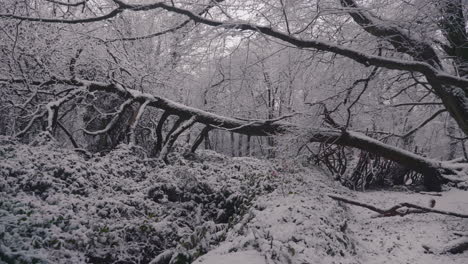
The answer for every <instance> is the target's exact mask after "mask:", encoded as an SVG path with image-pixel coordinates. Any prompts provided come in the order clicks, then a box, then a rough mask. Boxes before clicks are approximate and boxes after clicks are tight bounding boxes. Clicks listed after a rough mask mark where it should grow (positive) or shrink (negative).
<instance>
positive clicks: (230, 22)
mask: <svg viewBox="0 0 468 264" xmlns="http://www.w3.org/2000/svg"><path fill="white" fill-rule="evenodd" d="M127 2H130V1H120V0H109V2H108V5H107V8H106V9H103V10H102V12H101V13H99V14H94V16H86V15H84V17H80V15H79V13H77V14H76V16H73V18H71V19H70V17H69V16H64V17H58V18H57V17H51V18H47V17H40V16H37V17H35V16H33V15H31V16H29V13H28V12H26V14H28V16H26V15H20V14H21V13H19V14H17V13H15V12H14V11H12V13H9V12H10V11H9V10H6V11H5V13H1V14H0V18H3V19H7V20H10V19H11V20H16V21H20V22H24V21H29V22H32V23H58V24H62V25H65V24H69V25H72V24H75V25H78V24H86V23H99V22H103V21H109V20H110V19H114V18H116V17H118V16H122V15H123V14H125V13H127V12H128V13H130V12H133V13H136V12H149V11H152V10H153V11H154V10H162V11H164V12H168V13H173V14H178V15H181V16H184V18H185V19H186V20H184V22H183V23H182V24H178V25H177V26H175V27H174V28H170V29H167V30H164V31H161V32H160V33H155V34H151V35H148V38H150V37H152V36H159V35H162V34H166V33H170V32H174V31H176V30H178V29H180V28H182V27H183V26H184V25H187V23H188V22H190V21H191V22H194V23H195V24H203V25H206V26H208V27H217V28H224V29H228V30H237V31H251V32H253V33H261V34H263V35H264V36H268V37H269V38H272V39H275V40H280V41H282V42H283V43H286V44H289V45H293V46H295V47H298V48H301V49H313V50H318V51H324V52H329V53H333V54H336V55H340V56H342V57H345V58H349V59H351V60H353V61H355V62H357V63H359V64H362V65H364V66H366V67H368V66H375V67H379V68H382V69H388V70H398V71H403V72H407V73H410V74H411V75H412V76H413V77H414V74H417V77H415V79H421V80H424V79H425V80H427V83H428V85H429V86H430V88H428V90H429V91H430V92H431V93H433V94H435V95H437V96H438V97H439V98H440V99H441V101H442V104H443V106H444V108H445V109H441V110H439V111H437V112H436V114H434V115H433V116H436V115H438V114H439V113H441V112H442V111H445V110H446V111H448V112H449V113H450V115H451V116H452V117H453V119H454V120H455V121H456V122H457V124H458V126H459V128H460V129H461V130H462V131H464V133H465V134H468V118H467V117H468V103H467V102H468V96H467V91H468V90H467V87H468V79H467V78H464V77H465V76H466V75H467V74H466V71H465V69H466V67H465V66H466V64H467V61H468V59H467V56H466V55H465V53H466V52H465V53H463V52H460V47H464V43H466V42H467V38H466V34H465V33H466V30H465V29H466V26H465V24H466V23H465V21H464V17H463V13H462V14H461V16H460V15H459V13H458V12H459V11H462V10H463V5H462V3H461V2H460V1H453V3H454V4H450V1H448V2H447V3H446V4H444V5H442V6H441V7H440V10H442V11H441V12H442V13H441V17H442V19H441V21H440V26H439V30H441V31H442V33H443V35H444V37H445V38H446V40H447V41H446V42H447V43H448V44H447V43H442V44H440V43H439V42H436V43H435V44H433V45H431V43H429V44H428V43H426V42H425V41H424V40H421V39H417V38H415V37H413V35H412V34H410V32H409V31H408V30H405V29H404V28H402V27H401V26H399V25H398V24H395V23H390V22H388V21H384V20H383V19H380V18H379V16H377V15H375V14H373V13H372V12H370V11H369V10H367V9H366V8H361V7H360V6H359V5H358V4H357V3H356V2H355V1H353V0H340V1H337V3H338V4H339V6H340V8H342V9H343V10H345V12H347V13H348V14H349V15H350V16H351V18H352V19H353V20H354V22H355V23H356V24H358V25H359V26H360V27H361V28H362V30H364V31H366V32H367V33H368V34H370V35H371V36H373V37H375V38H377V39H378V40H383V41H384V42H386V43H387V44H389V45H388V46H387V47H386V48H391V47H392V48H393V51H394V52H396V53H397V54H399V55H402V56H392V55H390V56H388V57H386V56H384V55H382V54H379V55H373V54H370V53H366V52H363V51H360V50H357V49H354V48H352V47H348V46H345V45H338V44H334V43H332V42H330V41H323V40H317V39H314V38H310V37H309V38H303V36H301V35H300V34H294V33H291V32H289V28H288V32H282V31H281V30H279V29H275V28H272V27H271V26H264V25H257V24H254V23H250V22H245V21H242V20H236V19H232V18H231V17H229V16H227V17H228V19H227V20H226V19H225V20H223V19H219V20H217V17H215V18H212V17H209V16H205V14H206V12H207V11H208V10H209V9H210V8H211V7H214V6H217V4H219V3H222V2H223V1H222V0H218V1H211V2H210V3H209V4H206V5H205V8H204V9H203V10H198V11H194V10H189V9H187V8H188V7H187V6H185V5H183V4H181V3H174V2H171V3H170V4H169V3H165V2H155V3H148V4H139V3H137V4H134V3H127ZM58 5H60V3H58ZM85 6H86V2H83V7H85ZM217 7H218V6H217ZM15 10H16V9H15ZM2 12H3V11H2ZM36 15H40V13H39V14H36ZM454 18H456V19H455V20H454ZM106 23H107V22H106ZM18 25H19V24H18ZM138 39H140V38H138V37H136V38H134V37H130V38H122V39H121V41H126V40H138ZM106 41H107V42H114V41H119V40H116V39H112V40H103V42H104V43H106ZM15 44H16V42H15ZM440 47H441V49H440ZM12 50H14V47H13V48H12ZM439 50H443V51H444V52H445V53H446V54H445V55H448V56H449V57H450V58H453V59H452V60H453V64H454V65H455V66H454V68H455V70H454V71H452V70H447V69H444V67H443V66H444V65H447V64H448V63H445V64H444V63H442V59H441V58H439V57H442V56H440V52H439ZM78 51H79V52H78V53H77V54H76V56H75V57H74V59H72V62H71V63H70V69H69V70H70V74H69V75H71V79H63V78H58V77H56V78H52V79H50V80H45V81H44V80H42V81H34V80H29V79H24V78H23V79H22V78H16V76H21V75H20V74H19V73H18V74H17V75H14V76H13V75H10V73H9V74H8V75H7V74H5V76H13V77H11V78H3V81H4V82H7V83H20V84H24V85H26V86H27V85H36V86H37V87H46V86H48V85H54V84H62V85H66V86H69V87H73V88H70V89H68V88H67V89H65V90H63V91H61V92H59V93H56V94H53V97H54V100H53V101H51V102H48V103H45V104H38V106H37V109H36V111H34V112H33V113H28V115H29V119H28V122H27V123H26V125H24V126H22V128H21V130H20V131H18V132H17V133H16V135H17V136H19V137H21V136H24V135H25V134H27V132H28V131H29V130H30V129H31V128H32V125H33V124H35V123H37V122H40V121H42V120H43V119H46V120H47V125H46V127H45V129H46V130H47V131H48V132H49V133H51V134H54V131H55V129H56V128H59V129H62V130H64V132H65V134H67V135H68V136H69V138H70V140H71V141H72V142H75V140H73V135H72V133H69V132H68V131H67V130H66V128H65V126H64V125H63V124H62V123H60V120H59V118H58V115H59V112H60V110H61V108H62V107H63V106H64V105H66V104H67V103H69V102H71V101H72V100H75V99H76V98H79V97H80V96H82V95H83V94H86V93H89V92H94V91H102V92H107V93H112V94H117V95H118V96H120V97H121V98H122V99H123V100H125V102H124V103H123V104H122V105H121V106H120V107H119V108H118V110H117V112H115V113H113V118H112V119H111V121H110V122H108V124H107V125H106V126H105V127H104V128H103V129H100V130H94V131H90V130H88V129H86V128H83V132H85V133H86V134H90V135H100V134H105V133H107V132H109V131H111V130H112V129H113V128H114V127H115V126H116V124H117V123H118V120H119V117H120V116H122V115H123V114H124V113H125V112H126V110H127V108H128V107H129V106H130V105H132V104H139V109H138V111H136V115H135V116H134V118H132V119H131V122H130V124H128V126H129V133H128V134H129V138H130V140H129V141H130V143H132V144H136V141H137V140H136V138H135V129H136V127H137V125H138V122H139V119H140V118H141V116H142V114H143V113H144V111H145V109H146V108H148V107H151V108H157V109H161V110H163V111H165V112H164V114H163V115H162V117H161V118H160V119H159V123H158V126H157V128H156V138H157V143H156V146H155V148H154V153H159V155H162V157H161V158H163V159H165V158H166V157H165V156H166V155H167V153H169V151H170V149H171V148H172V145H173V144H174V142H175V141H176V139H177V137H178V136H179V135H180V134H181V133H182V132H183V131H184V130H186V129H188V128H189V127H191V126H192V125H193V124H194V123H201V124H204V125H205V126H206V127H207V130H211V129H224V130H228V131H231V132H234V133H240V134H245V135H249V136H274V135H282V134H287V133H297V132H299V133H301V136H304V133H303V131H306V132H307V133H306V135H305V136H306V137H307V141H308V142H325V143H328V144H336V145H341V146H348V147H353V148H358V149H361V150H365V151H368V152H370V153H373V154H376V155H379V156H382V157H384V158H386V159H389V160H392V161H395V162H397V163H399V164H401V165H404V166H406V167H408V168H410V169H412V170H414V171H417V172H419V173H421V174H423V175H424V184H425V185H426V186H427V187H428V189H430V190H436V191H437V190H440V184H441V183H442V182H444V181H451V182H455V183H461V182H464V181H466V180H467V175H468V174H467V167H468V166H467V165H466V164H465V163H464V162H462V161H440V160H435V159H430V158H426V157H423V156H420V155H416V154H414V153H412V152H410V151H406V150H403V149H400V148H397V147H394V146H391V145H388V144H384V143H382V142H380V141H378V140H376V139H374V138H371V137H369V136H366V135H364V134H362V133H358V132H354V131H350V130H349V129H348V126H347V125H346V126H343V127H335V128H333V129H322V128H311V127H305V126H299V125H296V124H292V123H288V122H285V121H284V119H285V118H286V117H287V116H286V117H280V118H276V119H267V120H243V119H236V118H231V117H225V116H220V115H216V114H213V113H210V112H207V111H202V110H200V109H197V108H192V107H188V106H186V105H182V104H179V103H177V102H174V101H171V100H168V99H166V98H163V97H159V96H155V95H152V94H148V93H143V92H140V91H137V90H134V89H129V88H128V87H124V86H123V85H122V84H119V83H118V82H117V81H116V82H114V78H113V76H109V78H107V79H108V80H109V81H108V82H98V81H91V80H83V79H77V78H76V76H77V74H76V73H75V69H74V67H73V66H74V63H75V62H76V58H77V57H78V56H79V55H80V53H81V50H78ZM12 53H13V52H12ZM442 55H444V54H442ZM112 56H113V55H112ZM408 56H409V57H411V58H412V59H405V58H408ZM116 63H117V62H116ZM38 64H40V60H38ZM445 67H446V66H445ZM43 68H44V69H45V71H48V67H43ZM453 72H456V74H454V73H453ZM22 74H23V76H24V73H22ZM45 75H47V76H50V74H49V73H46V74H45ZM111 77H112V78H111ZM43 78H44V79H46V78H47V77H43ZM101 80H102V79H101ZM111 80H112V81H111ZM416 81H418V82H420V80H416ZM31 98H34V95H33V96H32V97H31ZM57 98H58V99H57ZM28 102H29V100H28V101H27V102H26V103H28ZM26 103H25V104H26ZM15 107H18V108H21V107H22V106H21V105H19V106H16V105H15ZM168 116H177V117H178V120H177V122H175V124H174V126H173V128H172V129H171V131H170V132H169V133H168V134H167V135H166V138H165V140H163V137H162V131H161V128H162V125H163V124H164V122H165V121H166V120H167V117H168ZM424 124H425V122H423V123H422V125H424ZM207 130H204V131H202V132H203V133H204V134H206V133H209V132H208V131H207ZM411 133H413V132H411ZM205 137H206V136H204V135H201V136H200V138H205ZM197 144H199V140H198V141H197ZM73 145H76V142H75V143H73ZM192 149H193V151H194V150H195V149H196V147H195V146H194V148H192Z"/></svg>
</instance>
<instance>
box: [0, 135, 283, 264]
mask: <svg viewBox="0 0 468 264" xmlns="http://www.w3.org/2000/svg"><path fill="white" fill-rule="evenodd" d="M35 142H36V143H35V144H34V146H32V145H23V144H21V143H18V142H16V141H14V140H12V139H10V138H6V137H2V138H0V260H2V261H5V262H7V263H84V262H88V263H149V262H150V261H152V260H153V263H157V261H156V260H158V259H159V260H161V259H164V258H163V257H165V259H166V262H162V263H168V262H169V261H170V262H171V263H190V262H191V261H192V260H193V259H195V258H196V257H198V256H200V255H202V254H204V253H206V252H207V251H208V250H210V249H211V248H212V247H213V246H214V245H217V244H218V243H219V242H220V241H222V240H224V238H225V233H226V231H227V230H228V229H229V228H232V226H233V225H235V224H236V223H237V222H238V221H239V219H241V218H242V215H243V214H244V213H245V212H247V210H248V208H249V206H250V205H251V202H252V200H253V199H254V198H255V197H256V196H257V195H260V194H265V193H268V192H271V191H273V190H274V189H275V188H276V187H277V183H278V177H277V176H276V174H275V173H274V168H273V167H272V166H271V165H270V164H269V163H268V162H266V161H265V162H264V161H259V160H256V159H250V158H238V159H228V158H226V157H224V156H222V155H219V154H215V153H213V152H209V151H202V152H201V153H200V155H197V156H196V157H195V158H194V159H192V160H184V161H183V162H175V163H174V164H177V165H165V164H164V163H162V162H160V161H159V160H155V159H147V158H146V157H145V155H143V154H142V153H141V152H140V151H139V150H138V148H136V147H131V146H128V145H121V146H119V147H118V148H117V149H115V150H114V151H112V152H110V153H109V154H107V155H105V156H100V155H98V154H96V155H94V156H92V157H91V158H89V159H85V158H84V157H82V156H81V155H80V154H78V153H76V152H73V151H70V150H65V149H59V148H57V147H56V145H55V144H54V142H53V140H52V139H50V138H49V139H48V138H47V137H44V135H42V136H41V138H40V140H37V141H35ZM158 255H160V257H159V258H158V259H156V257H157V256H158Z"/></svg>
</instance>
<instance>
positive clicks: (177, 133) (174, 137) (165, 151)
mask: <svg viewBox="0 0 468 264" xmlns="http://www.w3.org/2000/svg"><path fill="white" fill-rule="evenodd" d="M196 121H197V116H192V117H191V118H190V119H188V120H186V121H185V122H183V123H182V124H181V125H180V126H179V127H178V128H177V129H176V130H175V131H174V132H173V133H172V134H171V135H169V138H168V139H167V142H166V144H164V147H163V148H162V150H161V153H160V154H159V157H160V158H162V159H163V160H166V158H167V154H169V151H170V150H171V148H172V146H173V145H174V143H175V141H176V140H177V138H178V137H179V136H180V134H182V133H183V132H184V131H185V130H187V129H188V128H190V127H191V126H192V125H193V124H195V122H196Z"/></svg>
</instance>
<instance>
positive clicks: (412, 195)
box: [197, 177, 468, 264]
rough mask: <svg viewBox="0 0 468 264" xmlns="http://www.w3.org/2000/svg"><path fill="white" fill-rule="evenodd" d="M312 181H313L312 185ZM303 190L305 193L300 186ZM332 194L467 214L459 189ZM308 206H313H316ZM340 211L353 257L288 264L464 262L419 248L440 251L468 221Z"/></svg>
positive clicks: (231, 261)
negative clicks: (429, 192)
mask: <svg viewBox="0 0 468 264" xmlns="http://www.w3.org/2000/svg"><path fill="white" fill-rule="evenodd" d="M320 178H321V177H320ZM316 180H317V179H315V180H314V182H315V183H316ZM305 185H307V184H305ZM302 188H303V189H304V188H306V187H304V186H302ZM335 188H336V191H334V193H335V194H338V195H341V196H345V197H349V198H351V199H353V200H357V201H360V202H364V203H367V204H372V205H374V206H376V207H378V208H382V209H388V208H390V207H392V206H394V205H396V204H399V203H402V202H410V203H414V204H418V205H422V206H428V204H429V202H430V200H431V199H434V200H435V201H436V205H435V207H434V208H435V209H439V210H446V211H452V212H459V213H465V214H468V191H463V190H458V189H450V190H446V191H445V192H443V193H442V196H432V195H425V194H420V193H416V192H412V191H408V190H401V189H400V190H375V191H366V192H351V191H348V190H345V189H343V188H340V187H335ZM301 192H302V191H301ZM304 194H305V195H304ZM300 196H301V199H300V200H301V201H302V202H304V200H306V201H312V200H314V198H313V197H316V196H314V195H310V194H309V195H307V194H306V193H302V195H300ZM272 200H273V201H275V202H273V203H277V204H281V203H285V206H287V207H293V208H302V209H304V211H303V213H305V214H317V213H318V214H320V212H321V211H317V210H316V208H314V207H312V208H311V207H307V206H303V205H302V204H301V203H299V204H298V203H296V202H297V200H295V199H291V198H289V199H285V198H284V197H281V195H278V197H276V198H274V199H272ZM312 202H315V204H317V203H316V202H317V201H316V200H315V201H312ZM340 205H343V204H340ZM343 206H344V207H345V211H344V212H342V213H343V219H347V220H345V221H347V228H346V231H345V232H346V233H347V237H348V238H349V239H350V241H352V243H353V245H354V248H355V254H353V256H348V257H346V256H344V257H336V256H333V254H332V256H330V258H323V256H321V257H320V258H314V252H313V251H311V252H310V254H302V255H303V257H304V259H303V260H299V259H295V260H294V261H291V262H289V263H369V264H370V263H382V264H383V263H388V264H390V263H398V264H400V263H401V264H406V263H411V264H413V263H416V264H417V263H421V264H423V263H424V264H432V263H434V264H436V263H447V264H448V263H453V264H462V263H463V264H465V263H467V261H468V251H465V252H464V253H462V254H432V253H429V252H427V251H426V249H424V247H423V245H426V246H429V247H430V248H433V249H442V248H443V247H444V246H445V245H447V244H448V243H450V242H451V241H453V240H454V239H456V238H457V236H455V235H454V234H453V232H467V231H468V219H461V218H456V217H453V216H446V215H440V214H432V213H430V214H409V215H406V216H403V217H400V216H393V217H375V216H376V213H375V212H373V211H370V210H368V209H365V208H362V207H357V206H348V205H343ZM274 215H275V214H274V213H270V214H269V215H268V216H266V217H267V218H265V219H270V220H265V219H263V221H265V222H268V221H271V218H272V216H274ZM297 217H298V214H296V215H295V218H297ZM273 218H274V217H273ZM260 221H262V220H260ZM309 224H310V223H309ZM270 228H271V229H272V230H276V231H277V232H289V233H293V234H297V233H303V232H304V230H302V228H300V225H296V226H294V227H290V228H289V229H287V228H286V229H285V227H284V226H282V225H281V224H278V223H277V224H276V225H274V226H271V227H270ZM280 230H281V231H280ZM305 234H307V232H305ZM314 246H315V245H314ZM312 247H313V246H312ZM309 249H310V247H309ZM302 253H304V252H302ZM315 253H316V252H315ZM299 255H301V254H299ZM197 263H203V264H215V263H218V264H236V263H246V264H267V263H270V261H269V259H268V258H266V257H265V255H264V254H263V255H261V254H260V253H258V252H256V251H252V250H247V251H244V252H235V253H227V254H225V252H224V253H223V249H221V250H219V249H218V250H214V251H212V252H210V253H208V254H207V255H205V256H203V257H201V258H200V259H199V260H198V262H197Z"/></svg>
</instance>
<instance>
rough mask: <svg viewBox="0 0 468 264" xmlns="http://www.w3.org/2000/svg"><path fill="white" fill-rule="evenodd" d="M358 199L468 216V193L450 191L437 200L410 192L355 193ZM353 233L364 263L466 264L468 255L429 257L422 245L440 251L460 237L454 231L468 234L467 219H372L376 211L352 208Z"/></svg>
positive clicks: (421, 216)
mask: <svg viewBox="0 0 468 264" xmlns="http://www.w3.org/2000/svg"><path fill="white" fill-rule="evenodd" d="M354 198H355V199H356V200H359V201H362V202H365V203H369V204H374V205H376V206H377V207H379V208H390V207H392V206H394V205H396V204H398V203H402V202H411V203H414V204H419V205H423V206H428V204H429V202H430V200H431V199H434V200H435V201H436V204H435V206H434V208H435V209H440V210H446V211H452V212H459V213H464V214H468V192H467V191H462V190H457V189H451V190H448V191H446V192H443V193H442V196H440V197H437V196H436V197H435V196H429V195H423V194H419V193H414V192H409V191H369V192H356V193H354ZM350 210H351V215H352V217H351V219H352V220H351V221H350V230H352V231H353V233H354V236H355V239H356V241H357V249H358V252H359V253H358V254H359V255H360V256H361V258H362V259H361V262H362V263H405V264H406V263H415V264H416V263H421V264H422V263H424V264H428V263H434V264H435V263H447V264H448V263H453V264H456V263H459V264H462V263H467V262H468V252H467V251H465V252H464V253H462V254H430V253H428V252H426V250H425V249H424V248H423V246H422V245H427V246H429V247H431V248H435V249H441V248H443V247H444V246H445V245H446V244H447V243H450V242H451V241H453V240H454V239H456V238H457V237H456V236H455V235H453V232H459V231H462V232H463V231H464V232H466V231H468V219H461V218H457V217H453V216H446V215H440V214H432V213H431V214H410V215H406V216H403V217H400V216H393V217H379V218H372V216H374V215H375V213H374V212H372V211H369V210H367V209H365V208H362V207H356V206H351V208H350Z"/></svg>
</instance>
